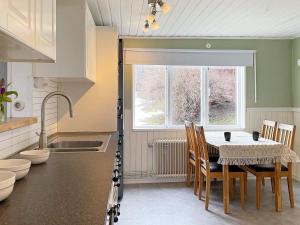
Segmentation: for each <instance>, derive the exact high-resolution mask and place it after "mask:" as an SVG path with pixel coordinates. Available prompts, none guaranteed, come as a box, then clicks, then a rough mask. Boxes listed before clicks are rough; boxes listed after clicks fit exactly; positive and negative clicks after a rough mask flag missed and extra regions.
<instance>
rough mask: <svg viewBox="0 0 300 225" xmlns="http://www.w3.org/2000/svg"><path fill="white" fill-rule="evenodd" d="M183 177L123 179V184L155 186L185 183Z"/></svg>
mask: <svg viewBox="0 0 300 225" xmlns="http://www.w3.org/2000/svg"><path fill="white" fill-rule="evenodd" d="M185 179H186V178H185V176H176V177H158V176H157V177H154V176H153V177H125V178H124V183H125V184H151V183H153V184H155V183H180V182H185Z"/></svg>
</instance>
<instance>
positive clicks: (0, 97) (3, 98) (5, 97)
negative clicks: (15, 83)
mask: <svg viewBox="0 0 300 225" xmlns="http://www.w3.org/2000/svg"><path fill="white" fill-rule="evenodd" d="M9 85H11V83H8V84H6V83H5V80H4V79H1V80H0V122H3V121H4V118H5V112H6V108H5V105H4V104H5V103H6V102H12V99H11V97H10V96H11V95H14V96H15V97H18V92H16V91H8V90H7V88H8V87H9Z"/></svg>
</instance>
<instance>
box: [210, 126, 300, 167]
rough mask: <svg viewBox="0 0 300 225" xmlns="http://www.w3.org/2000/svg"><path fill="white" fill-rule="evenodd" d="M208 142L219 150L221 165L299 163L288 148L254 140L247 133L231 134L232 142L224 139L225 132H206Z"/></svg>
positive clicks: (264, 140)
mask: <svg viewBox="0 0 300 225" xmlns="http://www.w3.org/2000/svg"><path fill="white" fill-rule="evenodd" d="M205 135H206V141H207V143H208V144H209V145H211V146H213V147H214V148H217V149H218V150H219V160H218V163H219V164H225V165H256V164H264V165H268V164H273V163H275V162H281V163H282V164H286V163H287V162H299V158H298V156H297V155H296V153H295V152H294V151H292V150H290V149H289V148H288V147H287V146H285V145H283V144H281V143H278V142H275V141H271V140H268V139H264V138H260V139H259V141H254V140H253V139H252V134H250V133H247V132H231V141H230V142H227V141H225V139H224V133H223V132H206V133H205Z"/></svg>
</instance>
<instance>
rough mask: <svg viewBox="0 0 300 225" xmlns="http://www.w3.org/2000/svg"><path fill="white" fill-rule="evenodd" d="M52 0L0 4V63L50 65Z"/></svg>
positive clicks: (52, 53) (14, 0)
mask: <svg viewBox="0 0 300 225" xmlns="http://www.w3.org/2000/svg"><path fill="white" fill-rule="evenodd" d="M55 17H56V0H22V1H20V0H0V43H1V45H0V60H1V61H24V62H54V61H55V51H56V46H55V39H56V37H55V36H56V34H55V32H56V21H55V20H56V18H55Z"/></svg>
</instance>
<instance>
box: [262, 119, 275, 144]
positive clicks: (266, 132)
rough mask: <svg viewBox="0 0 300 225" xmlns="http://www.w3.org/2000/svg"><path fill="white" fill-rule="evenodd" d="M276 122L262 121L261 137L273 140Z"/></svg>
mask: <svg viewBox="0 0 300 225" xmlns="http://www.w3.org/2000/svg"><path fill="white" fill-rule="evenodd" d="M276 129H277V122H276V121H272V120H263V124H262V129H261V137H263V138H266V139H270V140H273V141H274V140H275V137H276Z"/></svg>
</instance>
